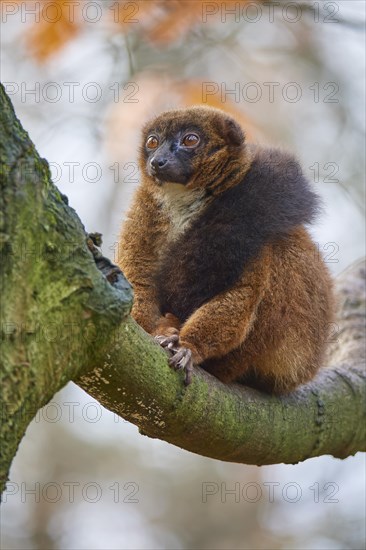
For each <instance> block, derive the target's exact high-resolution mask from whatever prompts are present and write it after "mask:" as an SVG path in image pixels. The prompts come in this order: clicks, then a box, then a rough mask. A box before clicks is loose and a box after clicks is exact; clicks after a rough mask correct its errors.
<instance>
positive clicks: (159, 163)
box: [150, 157, 168, 170]
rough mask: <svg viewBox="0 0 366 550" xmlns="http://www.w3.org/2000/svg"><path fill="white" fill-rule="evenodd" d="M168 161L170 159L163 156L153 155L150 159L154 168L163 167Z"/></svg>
mask: <svg viewBox="0 0 366 550" xmlns="http://www.w3.org/2000/svg"><path fill="white" fill-rule="evenodd" d="M167 162H168V159H165V158H161V157H153V158H152V159H151V160H150V165H151V167H152V168H155V170H156V168H162V167H163V166H165V164H166V163H167Z"/></svg>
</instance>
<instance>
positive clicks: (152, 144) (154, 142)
mask: <svg viewBox="0 0 366 550" xmlns="http://www.w3.org/2000/svg"><path fill="white" fill-rule="evenodd" d="M158 145H159V140H158V138H157V137H156V136H149V137H148V138H147V141H146V147H147V148H148V149H156V148H157V146H158Z"/></svg>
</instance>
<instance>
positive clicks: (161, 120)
mask: <svg viewBox="0 0 366 550" xmlns="http://www.w3.org/2000/svg"><path fill="white" fill-rule="evenodd" d="M245 150H246V148H245V140H244V133H243V131H242V129H241V128H240V126H239V124H237V122H235V120H234V119H233V118H231V117H230V116H229V115H227V114H226V113H224V112H223V111H220V110H219V109H213V108H211V107H200V106H197V107H196V106H195V107H189V108H187V109H181V110H174V111H167V112H165V113H162V114H161V115H159V116H158V117H157V118H155V119H154V120H152V121H151V122H149V123H148V124H146V126H145V127H144V129H143V141H142V147H141V155H140V164H141V169H142V170H143V172H144V173H145V174H147V175H148V176H149V178H150V179H151V180H152V181H153V183H154V184H155V185H158V186H163V187H164V185H168V184H169V183H178V184H182V185H184V186H186V187H187V188H189V189H196V188H206V189H207V190H211V191H214V190H215V189H216V188H218V187H220V186H222V185H224V182H225V181H226V180H229V179H231V180H233V179H237V177H238V176H240V172H241V171H243V167H244V165H245Z"/></svg>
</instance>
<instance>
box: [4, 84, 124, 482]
mask: <svg viewBox="0 0 366 550" xmlns="http://www.w3.org/2000/svg"><path fill="white" fill-rule="evenodd" d="M0 176H1V180H0V185H1V217H0V254H1V264H0V281H1V306H2V307H1V372H0V376H1V380H0V383H1V392H2V399H1V406H2V410H1V413H2V424H1V441H2V448H1V479H4V478H6V475H7V471H8V467H9V464H10V462H11V460H12V458H13V456H14V454H15V452H16V449H17V446H18V443H19V441H20V439H21V437H22V436H23V434H24V431H25V429H26V427H27V425H28V424H29V422H30V420H31V419H32V417H33V416H34V414H35V413H36V412H37V410H38V409H39V408H40V407H42V406H43V405H44V404H46V403H47V402H48V401H49V399H50V398H51V397H52V396H53V395H54V393H55V392H56V391H58V390H59V389H60V388H61V387H62V386H63V385H64V384H66V383H67V382H68V381H69V380H70V379H71V378H73V377H75V376H76V375H77V373H78V372H79V371H80V370H81V369H82V368H85V366H87V365H88V364H89V363H90V362H91V357H94V355H95V348H96V349H98V347H99V345H100V340H101V341H102V342H104V339H105V334H107V335H108V334H109V330H110V327H115V326H118V325H119V323H120V322H121V320H122V319H123V318H124V317H125V316H126V315H127V314H128V313H129V311H130V306H131V301H132V294H131V292H130V287H129V285H128V283H127V282H125V284H124V287H123V286H122V285H121V284H120V285H119V288H116V287H113V286H112V285H110V284H109V282H108V281H107V279H106V277H104V276H103V275H102V274H101V272H100V271H99V270H98V269H97V268H96V265H95V262H94V258H93V255H92V254H91V253H90V251H89V249H88V247H87V244H86V234H85V231H84V227H83V226H82V224H81V222H80V220H79V218H78V217H77V215H76V214H75V212H74V211H73V210H72V209H71V208H70V207H69V206H68V205H67V199H66V197H64V196H62V195H61V194H60V192H59V191H58V190H57V189H56V187H55V186H54V185H53V184H52V182H51V179H50V172H49V168H48V164H47V162H46V161H45V160H43V159H41V158H40V157H39V155H38V153H37V152H36V150H35V148H34V145H33V143H32V142H31V140H30V139H29V136H28V134H27V133H26V132H25V131H24V130H23V128H22V127H21V124H20V122H19V121H18V119H17V118H16V116H15V114H14V110H13V107H12V105H11V103H10V101H9V99H8V98H7V96H6V94H5V92H4V89H3V88H2V87H0Z"/></svg>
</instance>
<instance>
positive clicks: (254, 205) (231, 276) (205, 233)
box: [156, 149, 319, 322]
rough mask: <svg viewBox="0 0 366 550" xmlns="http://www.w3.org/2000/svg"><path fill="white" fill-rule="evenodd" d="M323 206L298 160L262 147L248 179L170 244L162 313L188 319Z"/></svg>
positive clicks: (160, 286)
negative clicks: (268, 247) (267, 246)
mask: <svg viewBox="0 0 366 550" xmlns="http://www.w3.org/2000/svg"><path fill="white" fill-rule="evenodd" d="M318 211H319V198H318V196H317V195H316V194H315V193H314V192H313V191H312V190H311V187H310V185H309V183H308V181H307V180H306V178H305V177H304V175H303V173H302V170H301V167H300V165H299V164H298V162H297V161H296V160H295V159H294V158H293V157H292V156H291V155H289V154H287V153H283V152H281V151H279V150H276V149H267V150H261V149H258V150H257V151H255V157H254V160H253V162H252V165H251V168H250V169H249V171H248V172H247V174H246V175H245V177H244V179H243V180H242V181H241V182H240V183H239V184H237V185H236V186H234V187H232V188H229V189H227V190H226V191H224V192H223V193H221V194H219V195H218V196H217V197H216V198H215V199H214V200H213V202H212V203H211V204H210V205H209V206H208V207H207V208H206V209H205V211H204V212H203V214H202V215H200V216H199V217H198V218H197V219H196V220H195V221H194V222H193V223H192V225H191V226H190V227H189V228H188V230H187V231H186V232H185V233H184V234H183V235H182V236H181V237H180V238H179V239H178V240H177V241H174V242H173V243H172V244H171V245H170V247H169V249H168V251H167V253H166V254H165V257H164V260H163V262H162V264H161V266H160V268H159V270H158V272H157V274H156V285H157V290H158V300H159V305H160V309H161V311H162V313H165V312H170V313H173V314H174V315H175V316H176V317H178V318H179V320H180V321H181V322H184V321H185V320H186V319H187V318H188V317H189V316H190V315H191V314H192V313H193V311H195V310H196V309H197V308H198V307H199V306H201V305H202V304H203V303H205V302H207V301H208V300H210V299H211V298H212V297H214V296H216V295H217V294H219V293H220V292H223V291H225V290H227V289H229V288H231V287H232V286H233V285H234V284H235V283H236V281H237V280H238V279H239V277H240V276H241V275H242V273H243V271H244V270H245V269H247V268H248V266H249V265H250V263H251V261H252V260H253V259H255V258H256V257H258V255H259V254H260V252H261V250H262V248H263V246H264V245H265V244H266V243H270V242H275V241H276V240H280V239H281V237H283V236H286V235H287V234H288V233H289V232H290V231H291V230H293V229H294V228H295V227H297V226H300V225H303V224H309V223H311V222H312V221H313V220H314V218H315V216H316V214H317V213H318Z"/></svg>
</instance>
